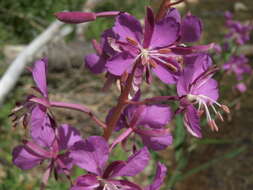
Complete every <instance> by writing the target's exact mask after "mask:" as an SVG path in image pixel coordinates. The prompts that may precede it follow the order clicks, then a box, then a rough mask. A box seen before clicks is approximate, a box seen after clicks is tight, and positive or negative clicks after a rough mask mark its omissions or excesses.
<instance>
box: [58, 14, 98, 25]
mask: <svg viewBox="0 0 253 190" xmlns="http://www.w3.org/2000/svg"><path fill="white" fill-rule="evenodd" d="M55 16H56V17H57V19H59V20H60V21H62V22H65V23H70V24H79V23H83V22H89V21H93V20H96V14H95V13H88V12H77V11H76V12H58V13H55Z"/></svg>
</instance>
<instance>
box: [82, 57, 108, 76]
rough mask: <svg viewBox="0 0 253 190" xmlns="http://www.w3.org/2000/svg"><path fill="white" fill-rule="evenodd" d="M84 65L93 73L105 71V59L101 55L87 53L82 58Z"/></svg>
mask: <svg viewBox="0 0 253 190" xmlns="http://www.w3.org/2000/svg"><path fill="white" fill-rule="evenodd" d="M84 62H85V66H86V67H87V68H88V69H89V70H90V71H91V72H93V73H94V74H100V73H102V72H104V71H105V63H106V60H105V59H104V57H103V56H97V55H96V54H89V55H87V56H85V58H84Z"/></svg>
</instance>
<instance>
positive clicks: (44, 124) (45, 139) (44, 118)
mask: <svg viewBox="0 0 253 190" xmlns="http://www.w3.org/2000/svg"><path fill="white" fill-rule="evenodd" d="M30 126H31V128H30V134H31V137H32V139H33V140H34V141H35V142H36V143H37V144H39V145H40V146H42V147H50V146H51V145H52V143H53V141H54V139H55V132H54V129H53V128H52V123H51V120H50V118H49V116H48V114H47V113H46V110H45V108H44V107H42V106H39V105H37V106H35V107H34V108H33V110H32V113H31V119H30Z"/></svg>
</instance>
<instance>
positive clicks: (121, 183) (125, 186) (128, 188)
mask: <svg viewBox="0 0 253 190" xmlns="http://www.w3.org/2000/svg"><path fill="white" fill-rule="evenodd" d="M108 182H109V183H111V184H113V185H116V186H117V187H120V189H122V190H142V188H141V187H140V186H139V185H137V184H135V183H132V182H130V181H127V180H108Z"/></svg>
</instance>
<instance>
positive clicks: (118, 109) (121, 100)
mask: <svg viewBox="0 0 253 190" xmlns="http://www.w3.org/2000/svg"><path fill="white" fill-rule="evenodd" d="M139 62H140V61H139V59H138V60H137V61H136V62H135V64H134V68H133V71H132V72H131V74H130V75H129V76H128V78H127V81H126V86H125V88H124V89H123V91H122V93H121V94H120V97H119V99H118V104H117V106H116V107H115V109H114V111H113V114H112V117H111V118H110V119H109V121H108V123H107V128H106V129H105V130H104V135H103V136H104V138H105V139H106V140H109V138H110V136H111V134H112V132H113V130H114V127H115V125H116V124H117V122H118V120H119V118H120V115H121V113H122V111H123V109H124V108H125V106H126V105H127V100H128V95H129V93H130V90H131V89H132V82H133V78H134V72H135V69H136V67H137V65H138V63H139Z"/></svg>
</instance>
